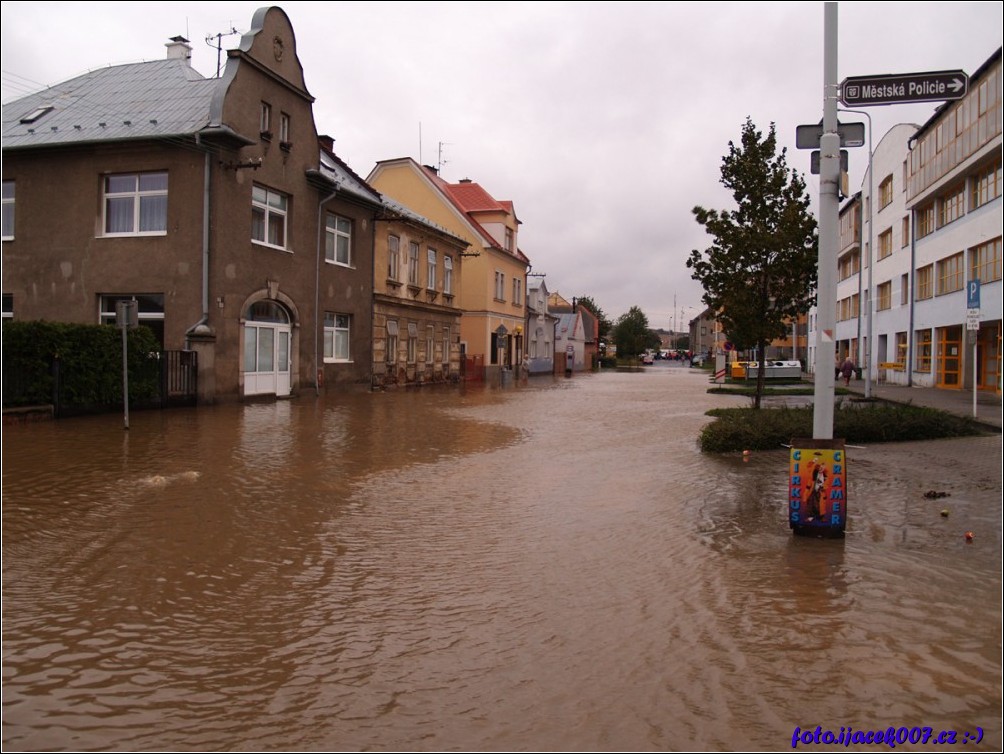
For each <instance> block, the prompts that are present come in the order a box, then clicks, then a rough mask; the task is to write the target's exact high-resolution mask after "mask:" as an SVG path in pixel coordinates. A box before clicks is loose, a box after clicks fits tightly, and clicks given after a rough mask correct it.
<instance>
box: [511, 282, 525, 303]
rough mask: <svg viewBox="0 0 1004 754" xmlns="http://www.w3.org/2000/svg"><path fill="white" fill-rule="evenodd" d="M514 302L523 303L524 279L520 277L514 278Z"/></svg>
mask: <svg viewBox="0 0 1004 754" xmlns="http://www.w3.org/2000/svg"><path fill="white" fill-rule="evenodd" d="M512 302H513V303H514V304H522V303H523V281H522V280H520V279H519V278H513V279H512Z"/></svg>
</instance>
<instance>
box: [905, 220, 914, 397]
mask: <svg viewBox="0 0 1004 754" xmlns="http://www.w3.org/2000/svg"><path fill="white" fill-rule="evenodd" d="M916 229H917V210H915V209H912V210H910V324H909V329H908V330H907V332H906V364H904V365H903V366H904V367H906V384H907V386H908V387H913V345H914V342H913V339H914V333H913V314H914V311H913V310H914V307H915V306H916V303H915V302H916V301H917V291H916V285H917V230H916Z"/></svg>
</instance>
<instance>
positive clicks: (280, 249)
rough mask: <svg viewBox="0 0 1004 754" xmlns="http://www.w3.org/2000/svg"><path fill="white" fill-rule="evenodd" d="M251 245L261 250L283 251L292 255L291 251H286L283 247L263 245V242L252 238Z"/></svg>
mask: <svg viewBox="0 0 1004 754" xmlns="http://www.w3.org/2000/svg"><path fill="white" fill-rule="evenodd" d="M251 243H252V244H253V245H254V246H261V247H262V248H265V249H272V250H273V251H285V252H286V253H287V254H292V253H293V250H292V249H287V248H286V247H285V246H273V245H272V244H270V243H265V242H264V241H256V240H255V239H253V238H252V239H251Z"/></svg>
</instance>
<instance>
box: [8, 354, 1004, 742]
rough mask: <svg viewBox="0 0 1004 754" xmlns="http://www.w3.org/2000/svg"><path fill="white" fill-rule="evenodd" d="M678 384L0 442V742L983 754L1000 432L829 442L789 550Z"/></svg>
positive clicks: (173, 422)
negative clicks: (936, 495)
mask: <svg viewBox="0 0 1004 754" xmlns="http://www.w3.org/2000/svg"><path fill="white" fill-rule="evenodd" d="M706 379H707V378H706V375H705V373H703V372H700V373H699V372H698V370H693V371H691V370H686V369H683V368H674V367H671V366H668V365H659V366H657V367H656V368H650V369H648V370H647V371H646V372H645V373H644V374H622V373H614V372H604V373H600V374H595V375H585V376H579V375H577V376H576V377H575V378H574V379H571V380H565V379H558V380H552V379H551V378H549V377H548V378H545V379H534V380H531V381H530V382H529V384H527V385H525V386H523V385H521V386H516V387H507V388H506V389H504V390H498V389H485V388H482V387H480V386H479V387H477V388H473V389H466V390H463V391H461V390H459V389H449V390H442V391H438V392H437V391H430V392H418V391H415V392H411V391H401V392H388V393H382V394H376V393H362V394H358V395H337V396H327V397H325V398H321V399H317V398H315V397H314V396H312V395H309V396H303V397H300V398H297V399H295V400H292V401H286V402H279V403H269V404H259V405H246V406H241V405H232V406H218V407H212V408H207V409H199V410H173V411H167V412H136V413H133V414H132V416H131V420H130V426H131V429H130V430H129V431H128V432H126V431H123V429H122V417H121V416H104V417H96V418H83V419H70V420H63V421H60V422H54V423H46V424H36V425H28V426H23V427H12V428H8V429H5V431H4V435H3V651H4V662H3V704H4V713H3V748H4V750H5V751H9V750H40V749H48V750H120V751H127V750H150V749H158V750H164V749H177V750H253V749H263V750H359V749H362V750H381V751H382V750H395V749H403V750H426V751H435V750H622V749H624V750H632V749H638V750H679V749H696V750H702V749H703V750H730V749H732V750H734V749H744V748H750V749H756V750H774V749H789V748H790V747H791V745H792V735H793V731H794V730H795V728H796V727H800V728H802V729H803V730H804V729H809V730H814V729H815V727H816V726H817V725H818V726H822V728H823V729H824V730H826V729H830V730H833V731H834V732H839V731H840V729H841V727H846V726H850V727H852V728H853V729H854V730H861V731H869V730H884V729H886V728H888V727H889V726H894V727H896V728H899V727H900V726H906V727H907V728H911V727H921V728H923V727H925V726H926V727H930V728H932V729H933V731H934V733H935V735H937V733H938V732H940V731H942V730H951V731H957V732H958V741H959V743H960V744H961V743H962V742H963V734H964V733H965V732H970V733H971V734H972V735H976V730H977V727H979V728H981V729H982V731H983V738H982V741H981V742H980V743H979V744H975V743H973V742H969V743H968V744H966V745H965V746H964V747H960V748H965V749H967V750H978V751H992V750H1000V748H1001V746H1002V735H1001V705H1002V696H1001V626H1002V614H1001V590H1002V580H1001V562H1002V549H1001V513H1002V511H1001V439H1000V437H999V436H998V437H987V438H967V439H959V440H947V441H937V442H926V443H911V444H896V445H886V446H873V447H870V448H868V449H863V450H854V449H852V450H850V451H849V454H848V483H849V524H848V533H847V536H846V538H845V539H844V540H834V541H823V540H815V539H804V538H796V537H793V536H792V535H791V533H790V531H789V529H788V527H787V508H786V502H787V497H786V495H787V481H788V479H787V460H788V456H787V452H786V451H785V450H784V449H779V450H778V451H777V452H776V453H773V452H771V453H759V454H754V455H753V456H752V457H751V458H749V459H748V460H747V461H744V460H743V458H742V457H741V456H734V457H715V456H703V455H701V453H700V452H699V450H698V448H697V445H696V437H697V434H698V432H699V430H700V428H701V427H702V426H703V425H704V424H706V423H707V422H709V421H710V419H709V417H707V416H705V411H707V410H708V409H709V408H712V407H715V406H727V405H739V406H742V405H748V401H746V400H745V399H739V398H734V397H727V396H713V395H708V394H707V392H706V391H707V387H708V385H707V382H706ZM929 490H937V491H944V492H946V493H948V496H947V497H944V498H943V499H937V500H931V499H926V498H925V497H924V493H925V492H927V491H929ZM943 508H944V509H947V510H948V511H949V515H948V516H947V517H943V516H942V515H940V512H941V510H942V509H943ZM966 531H972V532H973V533H974V539H973V541H972V542H971V543H967V542H966V541H965V538H964V533H965V532H966ZM799 748H800V749H801V748H810V749H811V748H816V749H826V748H829V749H832V748H833V747H832V746H831V747H825V746H822V745H819V746H816V745H815V744H812V745H808V746H803V745H802V744H799ZM851 748H852V749H853V748H855V747H851ZM857 748H868V749H874V748H875V747H874V746H869V747H863V746H859V747H857ZM883 748H888V747H883ZM897 748H909V749H910V750H917V749H937V748H941V749H944V748H945V746H944V745H942V746H940V747H938V746H934V745H933V744H932V745H929V746H926V747H925V746H922V745H921V746H909V745H908V746H907V747H897ZM951 748H956V747H951Z"/></svg>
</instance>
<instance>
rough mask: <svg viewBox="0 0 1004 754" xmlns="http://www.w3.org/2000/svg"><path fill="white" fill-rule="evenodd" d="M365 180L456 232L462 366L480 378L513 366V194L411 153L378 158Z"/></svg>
mask: <svg viewBox="0 0 1004 754" xmlns="http://www.w3.org/2000/svg"><path fill="white" fill-rule="evenodd" d="M367 181H368V183H369V184H370V185H371V186H373V187H374V188H375V189H376V190H378V191H380V192H381V193H383V194H384V195H385V196H387V197H390V198H393V199H394V200H396V201H398V202H400V203H401V204H403V205H405V206H407V207H409V208H410V209H411V210H413V211H415V212H416V213H418V214H419V215H421V216H423V217H425V218H427V219H428V220H430V221H432V222H433V223H436V224H437V225H440V226H442V227H444V228H446V229H447V230H449V232H450V233H452V234H454V235H456V236H457V237H459V238H461V239H463V240H464V241H465V242H466V243H467V244H468V246H469V248H468V249H467V251H465V252H462V258H463V267H464V280H463V286H462V287H461V288H460V291H459V306H460V309H462V310H463V317H462V318H461V322H460V340H461V347H462V349H463V352H464V354H465V358H466V361H467V364H466V366H465V369H466V371H467V372H468V374H469V375H470V374H471V373H477V372H478V371H483V374H484V376H485V378H486V379H493V378H494V377H495V376H497V375H499V374H500V373H501V372H504V371H509V370H514V369H519V368H520V367H521V366H522V364H523V359H524V333H523V328H524V326H525V322H526V274H527V271H528V267H529V264H530V262H529V260H528V259H527V257H526V256H525V255H524V254H523V253H522V252H521V251H520V250H519V247H518V243H517V241H518V233H519V220H518V219H517V217H516V213H515V211H514V209H513V205H512V202H508V201H498V200H496V199H495V198H493V197H492V196H491V195H490V194H489V193H488V192H487V191H485V189H483V188H482V187H481V186H480V185H478V184H477V183H474V182H472V181H469V180H462V181H460V182H458V183H448V182H447V181H445V180H443V179H442V178H441V177H440V176H439V175H438V174H437V172H436V170H435V169H433V168H430V167H423V166H421V165H419V164H418V163H417V162H415V161H414V160H412V159H410V158H402V159H396V160H384V161H381V162H379V163H377V165H376V167H375V168H374V169H373V172H372V173H370V175H369V177H368V178H367Z"/></svg>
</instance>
